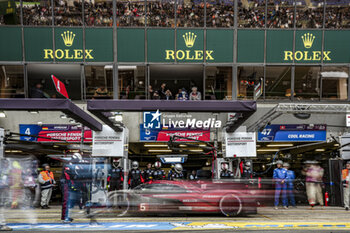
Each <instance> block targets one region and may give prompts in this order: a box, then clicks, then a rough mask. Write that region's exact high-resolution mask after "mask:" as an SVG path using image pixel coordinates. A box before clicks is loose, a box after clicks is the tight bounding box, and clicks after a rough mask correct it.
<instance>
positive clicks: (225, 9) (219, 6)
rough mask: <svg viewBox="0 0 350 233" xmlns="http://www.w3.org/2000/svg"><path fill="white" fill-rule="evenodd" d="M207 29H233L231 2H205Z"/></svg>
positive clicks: (232, 7)
mask: <svg viewBox="0 0 350 233" xmlns="http://www.w3.org/2000/svg"><path fill="white" fill-rule="evenodd" d="M206 20H207V27H233V26H234V5H233V2H232V1H231V2H227V3H225V2H224V1H219V0H218V1H209V0H208V1H207V17H206Z"/></svg>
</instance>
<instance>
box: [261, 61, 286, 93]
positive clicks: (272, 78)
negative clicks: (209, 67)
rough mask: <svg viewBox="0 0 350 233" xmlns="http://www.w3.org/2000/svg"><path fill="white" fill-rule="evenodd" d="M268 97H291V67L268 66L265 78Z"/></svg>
mask: <svg viewBox="0 0 350 233" xmlns="http://www.w3.org/2000/svg"><path fill="white" fill-rule="evenodd" d="M264 92H265V98H266V99H286V98H290V97H291V67H290V66H267V67H266V78H265V91H264Z"/></svg>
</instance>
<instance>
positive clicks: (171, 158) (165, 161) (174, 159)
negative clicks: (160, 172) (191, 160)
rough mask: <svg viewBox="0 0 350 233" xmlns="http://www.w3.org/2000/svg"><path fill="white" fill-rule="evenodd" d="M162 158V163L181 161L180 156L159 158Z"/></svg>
mask: <svg viewBox="0 0 350 233" xmlns="http://www.w3.org/2000/svg"><path fill="white" fill-rule="evenodd" d="M161 159H162V160H164V163H182V160H183V158H182V157H169V158H166V157H165V158H161Z"/></svg>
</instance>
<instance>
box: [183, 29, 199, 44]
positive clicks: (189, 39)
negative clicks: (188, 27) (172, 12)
mask: <svg viewBox="0 0 350 233" xmlns="http://www.w3.org/2000/svg"><path fill="white" fill-rule="evenodd" d="M182 37H183V38H184V41H185V44H186V47H187V48H192V47H193V45H194V42H195V41H196V38H197V35H195V34H194V33H193V32H186V33H185V34H184V35H183V36H182Z"/></svg>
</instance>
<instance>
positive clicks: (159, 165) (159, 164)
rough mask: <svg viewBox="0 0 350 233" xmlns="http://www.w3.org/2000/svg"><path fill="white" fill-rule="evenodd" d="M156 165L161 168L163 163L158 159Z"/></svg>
mask: <svg viewBox="0 0 350 233" xmlns="http://www.w3.org/2000/svg"><path fill="white" fill-rule="evenodd" d="M154 167H155V168H161V167H162V163H161V162H159V161H157V162H155V163H154Z"/></svg>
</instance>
